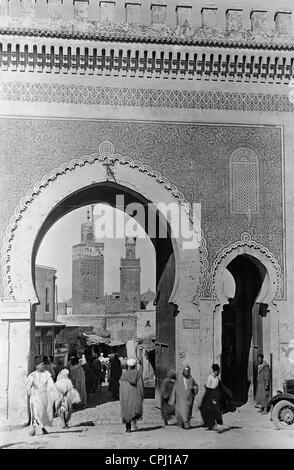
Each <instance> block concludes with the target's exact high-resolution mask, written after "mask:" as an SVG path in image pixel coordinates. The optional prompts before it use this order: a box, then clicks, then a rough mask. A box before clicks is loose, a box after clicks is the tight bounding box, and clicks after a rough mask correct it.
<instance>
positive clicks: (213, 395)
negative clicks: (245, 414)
mask: <svg viewBox="0 0 294 470" xmlns="http://www.w3.org/2000/svg"><path fill="white" fill-rule="evenodd" d="M219 372H220V367H219V365H218V364H212V366H211V370H210V374H209V376H208V379H207V383H206V387H205V388H206V390H205V394H204V396H203V398H202V402H201V405H200V407H199V409H200V412H201V416H202V419H203V423H204V426H205V427H207V428H208V429H209V430H215V431H219V430H221V429H222V428H221V427H220V426H222V425H223V417H222V413H223V408H224V403H225V400H226V399H229V398H231V392H230V391H229V389H227V388H226V387H225V386H224V385H223V384H222V383H221V381H220V378H219Z"/></svg>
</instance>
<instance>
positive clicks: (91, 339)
mask: <svg viewBox="0 0 294 470" xmlns="http://www.w3.org/2000/svg"><path fill="white" fill-rule="evenodd" d="M83 336H85V337H86V338H87V344H88V346H91V345H92V344H109V342H110V339H109V338H103V337H102V336H98V335H87V334H86V333H83Z"/></svg>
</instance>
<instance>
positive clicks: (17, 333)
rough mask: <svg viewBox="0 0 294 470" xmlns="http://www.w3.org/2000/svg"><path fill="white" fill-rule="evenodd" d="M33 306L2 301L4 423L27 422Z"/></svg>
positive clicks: (0, 415) (0, 396)
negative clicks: (27, 384) (27, 383)
mask: <svg viewBox="0 0 294 470" xmlns="http://www.w3.org/2000/svg"><path fill="white" fill-rule="evenodd" d="M30 335H31V308H30V303H29V302H15V301H12V300H5V299H4V300H3V299H2V300H1V301H0V340H1V343H0V377H1V381H0V422H1V425H5V424H9V425H21V424H24V423H26V422H27V418H28V414H27V398H26V397H27V395H26V385H25V382H26V377H27V374H28V372H29V367H30V356H31V351H30V344H31V337H30Z"/></svg>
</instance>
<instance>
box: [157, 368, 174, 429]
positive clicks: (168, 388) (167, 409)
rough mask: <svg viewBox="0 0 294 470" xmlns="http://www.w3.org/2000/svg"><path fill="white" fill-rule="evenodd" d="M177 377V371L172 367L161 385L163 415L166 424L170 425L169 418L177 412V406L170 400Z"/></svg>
mask: <svg viewBox="0 0 294 470" xmlns="http://www.w3.org/2000/svg"><path fill="white" fill-rule="evenodd" d="M176 378H177V375H176V372H175V371H174V370H172V369H170V370H169V371H168V373H167V376H166V378H165V379H164V380H163V382H162V385H161V416H162V419H163V422H164V424H165V426H167V425H168V422H169V420H170V419H171V418H172V417H173V416H174V414H175V406H174V405H170V404H169V403H168V402H169V399H170V396H171V393H172V391H173V388H174V385H175V381H176Z"/></svg>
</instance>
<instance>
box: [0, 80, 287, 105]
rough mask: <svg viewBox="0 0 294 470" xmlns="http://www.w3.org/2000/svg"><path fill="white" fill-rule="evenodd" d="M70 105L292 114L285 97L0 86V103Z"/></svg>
mask: <svg viewBox="0 0 294 470" xmlns="http://www.w3.org/2000/svg"><path fill="white" fill-rule="evenodd" d="M1 100H2V101H21V102H39V103H71V104H86V105H105V106H128V107H138V106H139V107H144V108H184V109H222V110H240V111H242V110H243V111H277V112H293V111H294V104H293V103H291V102H290V100H289V96H288V95H281V94H270V93H237V92H221V91H194V90H192V91H189V90H166V89H163V90H159V89H158V90H157V89H153V88H147V89H138V88H129V87H125V88H123V87H99V86H91V85H66V84H58V83H30V82H2V83H0V101H1Z"/></svg>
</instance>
